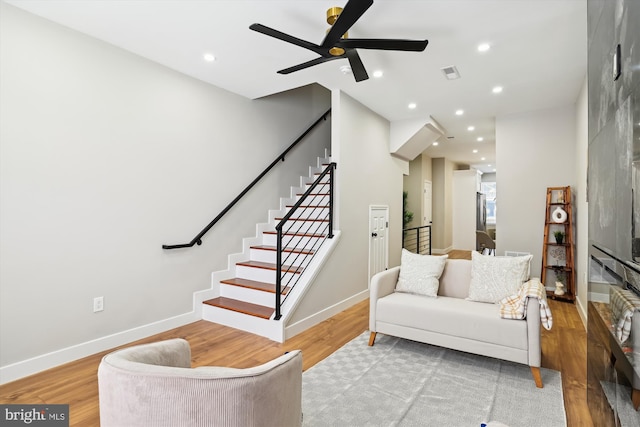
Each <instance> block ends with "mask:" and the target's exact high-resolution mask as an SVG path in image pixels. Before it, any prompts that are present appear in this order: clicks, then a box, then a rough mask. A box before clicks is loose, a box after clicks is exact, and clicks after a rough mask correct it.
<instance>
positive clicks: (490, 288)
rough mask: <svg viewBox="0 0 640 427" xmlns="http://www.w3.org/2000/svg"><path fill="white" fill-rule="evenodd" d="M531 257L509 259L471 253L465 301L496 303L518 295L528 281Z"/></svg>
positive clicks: (507, 257) (508, 257)
mask: <svg viewBox="0 0 640 427" xmlns="http://www.w3.org/2000/svg"><path fill="white" fill-rule="evenodd" d="M531 258H533V255H526V256H519V257H510V256H504V257H501V256H491V255H482V254H480V253H478V252H476V251H473V252H472V253H471V284H470V285H469V297H468V298H467V299H469V300H472V301H479V302H491V303H497V302H499V301H500V300H501V299H502V298H505V297H508V296H511V295H515V294H517V293H518V290H519V289H520V286H522V284H523V283H524V282H526V281H527V280H529V264H530V263H531Z"/></svg>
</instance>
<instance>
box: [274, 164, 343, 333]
mask: <svg viewBox="0 0 640 427" xmlns="http://www.w3.org/2000/svg"><path fill="white" fill-rule="evenodd" d="M335 169H336V164H335V163H334V162H332V163H330V164H329V166H327V168H326V169H325V170H324V171H322V173H321V174H320V175H319V176H318V178H316V180H315V181H314V182H313V183H312V184H311V186H310V187H309V188H308V189H307V191H305V192H304V194H303V195H302V196H300V198H299V200H298V201H297V202H296V203H295V204H294V205H293V207H292V208H291V209H290V210H289V212H287V213H286V215H285V216H284V217H283V218H282V219H281V220H280V222H279V223H278V224H277V225H276V232H277V241H276V301H275V316H274V319H275V320H280V318H281V317H282V312H281V308H282V302H283V301H282V288H283V286H282V273H283V268H282V266H283V264H284V262H285V261H283V260H282V252H283V250H284V248H285V247H286V245H285V244H283V242H282V240H283V236H284V233H285V231H283V229H284V227H285V225H286V224H287V222H288V221H290V220H291V217H292V216H293V214H294V213H295V212H296V210H298V209H299V208H300V207H301V206H302V205H303V203H305V202H307V201H308V199H309V198H310V196H312V197H311V198H313V197H315V196H313V192H314V191H315V190H316V189H317V188H318V187H320V186H321V187H323V189H324V188H325V187H326V186H328V187H329V188H328V196H329V202H328V204H327V205H326V206H325V207H326V208H328V210H329V212H328V214H327V216H326V219H327V222H328V223H327V227H326V230H323V233H324V231H326V232H327V234H326V237H325V239H332V238H333V183H334V171H335ZM327 175H329V181H328V182H323V180H324V178H325V177H326V176H327ZM321 196H322V195H321ZM318 208H320V207H319V206H318ZM289 230H291V229H289ZM289 230H288V231H289ZM299 232H302V235H304V234H307V232H305V231H304V230H302V226H301V227H299V228H298V229H297V230H294V234H297V233H299ZM322 242H324V239H323V240H322ZM322 242H320V243H319V244H318V245H317V246H314V247H312V248H310V249H313V250H317V249H318V247H320V246H321V245H322ZM290 249H301V250H306V249H309V248H308V247H307V245H306V244H304V246H303V247H302V248H300V247H299V246H298V245H296V246H294V247H293V248H290ZM298 256H299V255H296V258H297V257H298ZM312 257H313V255H312V256H311V257H310V258H308V259H307V260H306V261H305V263H306V265H308V264H309V262H311V258H312ZM300 270H302V267H301V266H298V267H293V271H291V270H289V269H287V271H285V273H288V272H294V273H297V272H299V271H300ZM296 283H297V280H296ZM294 286H295V283H294V284H293V285H291V289H293V287H294ZM291 289H289V292H291ZM287 295H288V294H287Z"/></svg>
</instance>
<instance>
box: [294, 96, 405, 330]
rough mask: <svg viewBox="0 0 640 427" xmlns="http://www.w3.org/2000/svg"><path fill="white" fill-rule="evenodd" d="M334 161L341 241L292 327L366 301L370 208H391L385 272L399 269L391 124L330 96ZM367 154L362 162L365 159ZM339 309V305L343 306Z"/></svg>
mask: <svg viewBox="0 0 640 427" xmlns="http://www.w3.org/2000/svg"><path fill="white" fill-rule="evenodd" d="M332 112H333V119H332V127H333V136H332V148H331V150H332V157H333V160H334V161H335V162H336V163H337V169H336V180H337V183H338V194H337V199H338V200H337V202H338V206H337V214H338V218H337V222H338V224H339V226H338V228H339V229H340V231H341V233H342V235H341V238H340V242H339V243H338V246H337V247H336V249H335V251H334V252H333V254H332V255H331V257H330V259H329V260H328V262H327V264H325V266H324V268H323V270H322V271H321V272H320V273H319V275H318V278H317V279H316V281H315V282H314V284H313V287H312V288H311V289H310V290H309V292H308V293H307V295H306V296H305V299H304V300H303V301H302V303H301V304H300V306H299V307H298V309H297V310H296V312H295V313H294V315H293V316H292V321H291V323H295V322H299V321H304V320H305V319H307V318H308V317H309V316H314V315H316V317H315V319H314V321H313V323H316V322H317V321H319V320H323V319H324V318H326V317H328V316H327V315H331V314H333V312H332V311H331V310H329V311H325V312H324V315H322V316H317V314H318V313H319V312H320V311H321V310H324V309H325V308H326V307H331V306H340V307H342V306H344V305H345V304H343V302H345V301H348V302H347V303H346V305H350V304H352V303H353V302H357V301H359V300H362V299H365V298H368V296H369V294H368V292H367V286H368V277H369V276H368V261H369V239H370V236H369V206H370V205H387V206H389V234H388V235H389V266H396V265H399V264H400V251H401V245H402V169H401V168H400V167H399V165H398V163H397V161H396V160H395V159H394V158H393V157H391V155H390V154H389V126H390V125H389V122H388V121H387V120H386V119H384V118H382V117H380V116H379V115H377V114H376V113H374V112H372V111H371V110H369V109H368V108H366V107H365V106H363V105H362V104H360V103H358V102H357V101H355V100H354V99H353V98H351V97H349V96H348V95H346V94H344V93H341V92H337V91H334V92H333V99H332ZM363 153H366V158H365V157H363ZM341 304H343V305H341Z"/></svg>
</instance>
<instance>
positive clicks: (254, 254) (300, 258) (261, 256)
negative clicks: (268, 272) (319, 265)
mask: <svg viewBox="0 0 640 427" xmlns="http://www.w3.org/2000/svg"><path fill="white" fill-rule="evenodd" d="M250 254H251V260H252V261H261V262H270V263H273V264H275V263H276V251H267V250H264V249H251V252H250ZM309 257H310V256H309V255H308V254H301V253H297V252H283V253H282V262H283V263H284V264H285V265H303V263H304V262H305V260H306V259H307V258H309ZM306 262H307V263H308V262H309V261H306Z"/></svg>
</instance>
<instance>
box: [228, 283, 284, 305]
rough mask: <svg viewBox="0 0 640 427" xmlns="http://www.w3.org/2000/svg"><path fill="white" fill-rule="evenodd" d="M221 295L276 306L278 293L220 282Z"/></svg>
mask: <svg viewBox="0 0 640 427" xmlns="http://www.w3.org/2000/svg"><path fill="white" fill-rule="evenodd" d="M220 296H221V297H225V298H231V299H236V300H239V301H245V302H249V303H251V304H258V305H264V306H265V307H275V305H276V294H274V293H271V292H264V291H259V290H257V289H249V288H243V287H242V286H233V285H227V284H226V283H221V284H220Z"/></svg>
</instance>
